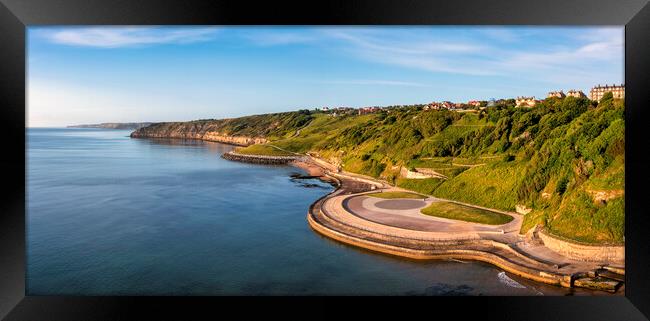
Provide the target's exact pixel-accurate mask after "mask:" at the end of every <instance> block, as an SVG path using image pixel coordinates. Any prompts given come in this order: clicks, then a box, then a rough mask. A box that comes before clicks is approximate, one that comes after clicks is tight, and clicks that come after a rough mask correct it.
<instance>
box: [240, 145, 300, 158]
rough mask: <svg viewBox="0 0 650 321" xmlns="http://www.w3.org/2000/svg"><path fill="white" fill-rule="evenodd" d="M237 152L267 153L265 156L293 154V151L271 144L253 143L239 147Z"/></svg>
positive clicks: (249, 153)
mask: <svg viewBox="0 0 650 321" xmlns="http://www.w3.org/2000/svg"><path fill="white" fill-rule="evenodd" d="M235 152H237V153H239V154H245V155H265V156H292V155H295V154H293V153H289V152H285V151H283V150H280V149H278V148H276V147H273V146H269V145H251V146H248V147H241V148H237V149H236V150H235Z"/></svg>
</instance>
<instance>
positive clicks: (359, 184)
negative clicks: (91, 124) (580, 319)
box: [224, 153, 624, 291]
mask: <svg viewBox="0 0 650 321" xmlns="http://www.w3.org/2000/svg"><path fill="white" fill-rule="evenodd" d="M232 156H237V157H232ZM241 156H244V155H240V154H234V155H233V153H230V155H228V156H226V157H224V158H228V159H232V160H237V161H249V162H250V161H253V162H259V163H265V161H266V162H271V163H275V162H282V163H288V162H289V161H291V163H292V164H294V165H296V166H300V167H303V166H306V167H307V168H311V169H313V168H314V167H317V168H318V172H319V173H320V175H321V176H324V177H323V178H327V179H329V180H332V181H334V182H336V183H337V185H338V186H337V188H336V189H335V190H334V191H333V192H332V193H330V194H327V195H325V196H323V197H321V198H320V199H318V200H317V201H316V202H314V203H313V204H312V205H311V206H310V207H309V211H308V214H307V221H308V223H309V225H310V226H311V228H312V229H314V230H315V231H316V232H318V233H320V234H322V235H325V236H327V237H329V238H332V239H335V240H337V241H340V242H343V243H346V244H349V245H353V246H357V247H361V248H365V249H368V250H372V251H376V252H381V253H386V254H391V255H396V256H402V257H408V258H412V259H425V260H430V259H460V260H475V261H481V262H485V263H489V264H492V265H494V266H497V267H499V268H500V269H502V270H504V271H506V272H509V273H512V274H514V275H518V276H520V277H523V278H526V279H530V280H533V281H537V282H542V283H547V284H552V285H558V286H563V287H574V286H583V285H584V283H585V282H583V281H584V280H586V279H589V278H591V279H593V278H594V277H595V276H598V275H600V274H598V273H599V272H598V271H602V268H603V267H606V268H607V269H608V270H609V271H622V273H624V267H623V266H622V265H617V264H615V266H611V265H610V263H611V262H600V263H598V262H585V261H579V260H573V259H570V258H568V257H565V256H562V255H561V254H559V253H557V252H554V251H552V250H550V249H549V248H547V247H545V246H544V245H543V244H542V243H541V242H539V241H538V242H530V241H529V240H527V238H526V237H525V236H524V235H520V234H519V230H520V228H521V224H522V221H523V216H522V215H520V214H518V213H513V212H504V211H498V210H494V209H489V208H485V207H480V206H475V205H472V204H466V203H462V202H457V201H452V200H445V199H438V198H435V197H428V198H426V199H424V200H414V199H383V198H376V197H372V196H370V195H368V194H371V193H376V192H378V191H406V190H403V189H400V188H395V187H391V186H390V185H388V184H386V183H384V182H381V181H378V180H376V179H372V178H367V177H364V176H361V175H358V174H351V173H346V172H339V171H338V170H333V168H335V167H333V166H324V165H323V164H322V163H324V161H322V160H319V159H314V158H312V157H311V156H289V157H273V156H258V155H252V156H251V155H246V156H245V157H241ZM244 158H245V159H244ZM299 163H301V164H299ZM328 165H329V164H328ZM438 201H445V202H452V203H456V204H460V205H463V206H470V207H475V208H481V209H484V210H489V211H496V212H500V213H503V214H506V215H510V216H512V217H513V220H512V221H510V222H509V223H506V224H503V225H485V224H478V223H470V222H463V221H457V220H451V219H445V218H439V217H433V216H428V215H424V214H421V213H420V209H422V208H423V207H426V206H428V205H429V204H431V203H432V202H438ZM619 274H620V273H619ZM591 279H590V280H591ZM576 280H578V282H576ZM587 283H588V282H587ZM592 284H593V283H592ZM620 284H621V283H618V282H616V284H615V285H613V286H611V283H610V288H609V289H607V290H611V289H614V291H616V289H617V288H618V286H619V285H620Z"/></svg>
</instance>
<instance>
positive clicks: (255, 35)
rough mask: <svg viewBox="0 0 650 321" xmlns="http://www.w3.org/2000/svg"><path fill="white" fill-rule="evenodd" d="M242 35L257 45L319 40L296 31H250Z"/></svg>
mask: <svg viewBox="0 0 650 321" xmlns="http://www.w3.org/2000/svg"><path fill="white" fill-rule="evenodd" d="M244 37H245V38H246V39H248V40H249V41H251V42H252V43H253V44H255V45H258V46H279V45H293V44H307V43H313V42H316V41H318V40H319V39H318V38H316V37H312V36H311V35H308V34H305V33H297V32H252V33H247V34H246V35H245V36H244Z"/></svg>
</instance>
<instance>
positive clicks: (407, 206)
mask: <svg viewBox="0 0 650 321" xmlns="http://www.w3.org/2000/svg"><path fill="white" fill-rule="evenodd" d="M427 205H428V204H427V203H426V201H423V200H413V199H390V200H385V201H379V202H377V203H375V206H376V207H378V208H381V209H386V210H411V209H415V208H417V209H420V208H424V207H426V206H427Z"/></svg>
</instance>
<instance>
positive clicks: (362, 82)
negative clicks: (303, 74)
mask: <svg viewBox="0 0 650 321" xmlns="http://www.w3.org/2000/svg"><path fill="white" fill-rule="evenodd" d="M318 83H322V84H330V85H359V86H377V85H381V86H406V87H429V85H426V84H422V83H417V82H410V81H398V80H376V79H349V80H325V81H318Z"/></svg>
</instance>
